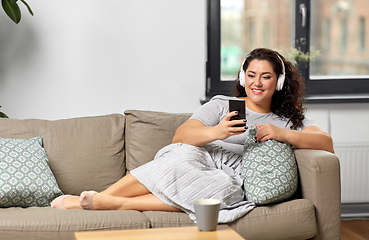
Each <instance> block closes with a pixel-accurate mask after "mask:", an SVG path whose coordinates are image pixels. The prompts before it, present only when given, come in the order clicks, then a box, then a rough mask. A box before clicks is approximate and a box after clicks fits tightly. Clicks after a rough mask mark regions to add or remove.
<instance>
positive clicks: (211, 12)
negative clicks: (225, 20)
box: [203, 0, 369, 103]
mask: <svg viewBox="0 0 369 240" xmlns="http://www.w3.org/2000/svg"><path fill="white" fill-rule="evenodd" d="M220 1H221V0H207V62H206V96H205V99H204V100H203V101H207V100H209V99H210V98H211V97H213V96H215V95H219V94H221V95H231V91H232V85H233V83H234V82H233V81H222V80H221V73H220V69H221V66H220V64H221V55H220V50H221V42H220V41H221V29H220V28H221V27H220V26H221V5H220ZM310 2H311V0H295V3H294V13H295V14H294V16H295V28H294V38H295V39H306V41H305V42H304V44H301V43H300V42H299V41H295V47H297V48H298V47H299V48H300V50H301V51H303V52H308V50H309V47H310V11H311V4H310ZM300 4H305V6H306V8H307V16H306V24H305V27H302V26H301V25H302V17H301V14H300V13H299V12H300ZM299 66H300V67H299V69H300V73H301V75H302V76H303V78H304V79H305V85H306V95H305V100H306V102H307V103H353V102H369V79H368V76H363V77H362V78H361V77H356V78H355V77H353V78H350V77H336V76H335V77H328V76H327V77H326V78H317V77H314V78H311V77H310V76H309V63H304V64H300V65H299ZM333 86H334V87H333Z"/></svg>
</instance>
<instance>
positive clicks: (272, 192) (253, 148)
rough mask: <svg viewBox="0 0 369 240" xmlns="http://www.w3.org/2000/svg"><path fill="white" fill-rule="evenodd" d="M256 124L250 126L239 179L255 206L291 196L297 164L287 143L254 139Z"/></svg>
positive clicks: (280, 200) (295, 188)
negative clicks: (241, 180)
mask: <svg viewBox="0 0 369 240" xmlns="http://www.w3.org/2000/svg"><path fill="white" fill-rule="evenodd" d="M257 129H258V128H257V127H250V128H249V132H248V136H247V139H246V142H245V146H244V152H243V159H242V166H241V178H242V179H243V182H244V185H243V187H244V190H245V193H246V199H247V200H248V201H252V202H254V203H256V204H257V205H267V204H274V203H278V202H282V201H285V200H287V199H289V198H290V197H292V196H293V195H294V194H295V192H296V190H297V183H298V175H297V164H296V159H295V155H294V152H293V149H292V147H291V146H290V145H289V144H288V143H282V142H278V141H275V140H267V141H264V142H260V143H258V142H257V141H256V137H255V135H256V132H257Z"/></svg>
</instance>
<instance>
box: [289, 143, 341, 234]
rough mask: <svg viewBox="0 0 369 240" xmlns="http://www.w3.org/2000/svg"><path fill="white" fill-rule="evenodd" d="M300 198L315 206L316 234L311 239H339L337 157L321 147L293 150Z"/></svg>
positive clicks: (339, 190)
mask: <svg viewBox="0 0 369 240" xmlns="http://www.w3.org/2000/svg"><path fill="white" fill-rule="evenodd" d="M295 156H296V161H297V165H298V169H299V175H300V185H301V192H302V198H305V199H309V200H310V201H312V202H313V204H314V206H315V213H316V219H317V230H318V231H317V235H316V236H315V237H314V238H313V239H314V240H320V239H332V240H334V239H340V234H341V233H340V228H341V181H340V163H339V159H338V158H337V157H336V156H335V155H334V154H332V153H329V152H326V151H322V150H306V149H299V150H295Z"/></svg>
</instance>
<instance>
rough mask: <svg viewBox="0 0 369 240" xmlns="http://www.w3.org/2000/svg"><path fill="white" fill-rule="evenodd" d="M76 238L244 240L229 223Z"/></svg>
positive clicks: (78, 235) (78, 239) (77, 236)
mask: <svg viewBox="0 0 369 240" xmlns="http://www.w3.org/2000/svg"><path fill="white" fill-rule="evenodd" d="M75 239H76V240H102V239H104V240H117V239H124V240H147V239H149V240H173V239H175V240H192V239H196V240H210V239H217V240H222V239H224V240H243V238H242V237H241V236H240V235H239V234H238V233H236V232H235V231H234V230H233V229H232V228H230V227H229V226H228V225H219V226H218V228H217V231H212V232H201V231H199V230H198V229H197V226H192V227H173V228H146V229H130V230H117V231H92V232H76V233H75Z"/></svg>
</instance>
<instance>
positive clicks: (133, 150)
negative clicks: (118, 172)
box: [124, 110, 192, 171]
mask: <svg viewBox="0 0 369 240" xmlns="http://www.w3.org/2000/svg"><path fill="white" fill-rule="evenodd" d="M124 114H125V116H126V134H125V136H126V138H125V140H126V164H127V166H126V167H127V170H128V171H131V170H133V169H134V168H136V167H138V166H141V165H142V164H145V163H147V162H149V161H151V160H153V159H154V157H155V154H156V153H157V152H158V151H159V150H160V149H161V148H163V147H164V146H166V145H169V144H170V143H171V142H172V138H173V136H174V133H175V131H176V129H177V128H178V127H179V126H180V125H181V124H182V123H184V122H185V121H186V120H187V119H189V118H190V116H191V115H192V114H190V113H165V112H154V111H140V110H127V111H125V112H124Z"/></svg>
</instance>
